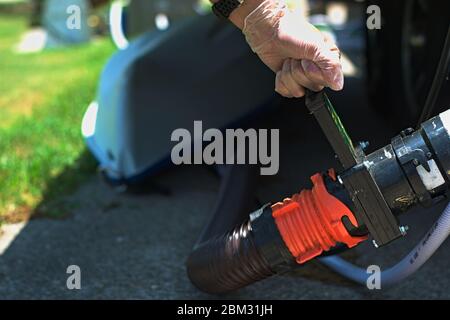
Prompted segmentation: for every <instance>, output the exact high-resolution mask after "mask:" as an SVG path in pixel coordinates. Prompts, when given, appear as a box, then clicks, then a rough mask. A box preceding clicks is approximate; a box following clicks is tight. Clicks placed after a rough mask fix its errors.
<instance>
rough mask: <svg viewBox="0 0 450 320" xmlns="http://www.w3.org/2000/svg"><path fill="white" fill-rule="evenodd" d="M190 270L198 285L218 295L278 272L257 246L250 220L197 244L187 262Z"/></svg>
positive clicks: (192, 279) (203, 289)
mask: <svg viewBox="0 0 450 320" xmlns="http://www.w3.org/2000/svg"><path fill="white" fill-rule="evenodd" d="M187 270H188V276H189V279H190V280H191V281H192V283H193V284H194V285H195V286H196V287H198V288H199V289H200V290H202V291H204V292H208V293H215V294H217V293H225V292H228V291H233V290H236V289H239V288H242V287H244V286H247V285H249V284H252V283H254V282H256V281H258V280H262V279H264V278H267V277H269V276H271V275H273V274H274V272H273V271H272V270H271V269H270V267H269V265H268V262H267V261H266V260H265V259H264V258H263V257H262V256H261V254H260V252H259V251H258V249H257V246H256V244H255V239H254V237H253V233H252V227H251V222H250V221H247V222H244V223H243V224H242V225H241V226H239V227H237V228H235V229H234V230H233V231H231V232H229V233H227V234H225V235H223V236H221V237H217V238H215V239H213V240H210V241H208V242H205V243H204V244H200V245H199V246H198V247H196V248H195V249H194V251H193V252H192V254H191V255H190V257H189V259H188V261H187Z"/></svg>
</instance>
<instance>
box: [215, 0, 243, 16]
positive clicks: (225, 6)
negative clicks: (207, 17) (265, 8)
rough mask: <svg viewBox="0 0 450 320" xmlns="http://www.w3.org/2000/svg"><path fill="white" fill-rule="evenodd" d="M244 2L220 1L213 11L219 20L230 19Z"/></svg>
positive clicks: (236, 0)
mask: <svg viewBox="0 0 450 320" xmlns="http://www.w3.org/2000/svg"><path fill="white" fill-rule="evenodd" d="M243 2H244V0H219V1H218V2H216V3H215V4H214V5H213V7H212V10H213V12H214V14H215V15H216V16H218V17H219V18H221V19H228V18H229V17H230V15H231V13H232V12H233V11H234V10H235V9H237V8H238V7H239V6H240V5H241V4H242V3H243Z"/></svg>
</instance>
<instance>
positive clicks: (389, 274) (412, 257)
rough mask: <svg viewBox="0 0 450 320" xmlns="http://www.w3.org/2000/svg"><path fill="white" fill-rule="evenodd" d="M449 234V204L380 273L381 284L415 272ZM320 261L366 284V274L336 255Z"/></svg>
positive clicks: (390, 282) (384, 284)
mask: <svg viewBox="0 0 450 320" xmlns="http://www.w3.org/2000/svg"><path fill="white" fill-rule="evenodd" d="M449 235H450V204H448V205H447V207H446V208H445V210H444V211H443V213H442V215H441V216H440V218H439V219H438V221H437V222H436V223H435V224H433V226H432V227H431V228H430V230H429V231H428V232H427V233H426V234H425V236H424V237H423V238H422V240H421V241H420V242H419V244H418V245H417V246H416V247H415V248H414V249H413V250H412V251H411V252H410V253H409V254H408V255H407V256H406V257H404V258H403V259H402V260H401V261H400V262H399V263H397V264H396V265H394V266H393V267H391V268H389V269H387V270H385V271H383V272H382V273H381V286H382V287H388V286H392V285H395V284H397V283H399V282H401V281H403V280H405V279H406V278H407V277H408V276H409V275H411V274H413V273H414V272H416V271H417V270H418V269H419V268H420V267H421V266H422V265H423V264H424V263H425V262H426V261H427V260H428V259H429V258H430V257H431V256H432V255H433V254H434V253H435V252H436V250H437V249H438V248H439V247H440V246H441V244H442V243H443V242H444V241H445V239H447V237H448V236H449ZM320 262H321V263H323V264H324V265H326V266H327V267H329V268H331V269H332V270H334V271H336V272H337V273H339V274H340V275H342V276H344V277H346V278H348V279H350V280H352V281H354V282H357V283H359V284H362V285H366V282H367V279H368V276H369V275H368V274H367V272H366V270H364V269H362V268H359V267H357V266H355V265H353V264H351V263H349V262H347V261H345V260H344V259H342V258H340V257H337V256H334V257H333V256H330V257H323V258H321V259H320Z"/></svg>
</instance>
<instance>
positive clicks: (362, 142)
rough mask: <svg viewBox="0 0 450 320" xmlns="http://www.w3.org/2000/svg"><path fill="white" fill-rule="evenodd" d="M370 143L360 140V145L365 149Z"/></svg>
mask: <svg viewBox="0 0 450 320" xmlns="http://www.w3.org/2000/svg"><path fill="white" fill-rule="evenodd" d="M369 145H370V143H369V141H360V142H359V146H360V147H361V149H362V150H363V151H365V150H366V149H367V148H368V147H369Z"/></svg>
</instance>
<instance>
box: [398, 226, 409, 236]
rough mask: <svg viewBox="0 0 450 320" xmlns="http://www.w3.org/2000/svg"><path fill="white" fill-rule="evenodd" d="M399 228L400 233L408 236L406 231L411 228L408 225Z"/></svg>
mask: <svg viewBox="0 0 450 320" xmlns="http://www.w3.org/2000/svg"><path fill="white" fill-rule="evenodd" d="M399 230H400V233H401V234H402V236H406V233H407V231H408V230H409V227H408V226H401V227H400V228H399Z"/></svg>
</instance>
